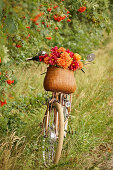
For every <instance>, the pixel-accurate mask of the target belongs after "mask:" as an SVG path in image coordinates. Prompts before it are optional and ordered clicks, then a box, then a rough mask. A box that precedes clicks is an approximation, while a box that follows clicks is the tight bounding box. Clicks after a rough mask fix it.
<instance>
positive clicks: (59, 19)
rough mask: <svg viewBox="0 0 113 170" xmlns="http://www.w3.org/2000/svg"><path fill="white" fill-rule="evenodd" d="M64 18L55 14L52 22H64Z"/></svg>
mask: <svg viewBox="0 0 113 170" xmlns="http://www.w3.org/2000/svg"><path fill="white" fill-rule="evenodd" d="M65 18H66V16H65V15H64V16H63V17H62V16H58V15H57V14H56V15H54V20H55V21H58V22H60V21H62V20H64V19H65Z"/></svg>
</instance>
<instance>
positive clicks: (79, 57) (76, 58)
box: [73, 53, 81, 61]
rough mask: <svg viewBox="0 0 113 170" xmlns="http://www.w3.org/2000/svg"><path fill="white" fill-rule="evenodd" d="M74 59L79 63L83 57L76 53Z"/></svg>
mask: <svg viewBox="0 0 113 170" xmlns="http://www.w3.org/2000/svg"><path fill="white" fill-rule="evenodd" d="M73 59H74V60H77V61H79V60H81V56H80V55H79V54H78V53H75V54H74V56H73Z"/></svg>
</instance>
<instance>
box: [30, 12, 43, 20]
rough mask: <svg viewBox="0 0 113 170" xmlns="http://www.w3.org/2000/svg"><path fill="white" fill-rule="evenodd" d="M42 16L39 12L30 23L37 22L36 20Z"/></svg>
mask: <svg viewBox="0 0 113 170" xmlns="http://www.w3.org/2000/svg"><path fill="white" fill-rule="evenodd" d="M43 14H44V13H42V12H40V13H39V14H38V15H36V16H35V17H34V18H33V19H32V21H33V22H36V21H37V20H38V18H39V17H41V16H42V15H43Z"/></svg>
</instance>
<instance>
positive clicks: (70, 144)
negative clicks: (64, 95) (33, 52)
mask: <svg viewBox="0 0 113 170" xmlns="http://www.w3.org/2000/svg"><path fill="white" fill-rule="evenodd" d="M94 53H95V54H96V59H95V64H91V65H87V66H86V67H85V68H84V70H85V74H84V73H82V72H81V71H77V73H76V74H75V78H76V84H77V90H76V92H75V93H74V94H73V102H72V112H71V116H70V119H69V127H68V130H69V131H70V134H67V138H66V140H65V141H64V147H63V151H62V156H61V160H60V162H59V164H58V165H56V166H51V167H49V168H48V169H58V170H60V169H75V170H96V169H99V168H100V169H106V170H107V169H109V168H110V166H112V165H111V164H110V163H109V162H110V161H111V159H112V153H113V150H112V145H113V142H112V137H113V136H112V130H113V126H112V124H113V116H112V114H113V111H112V106H113V105H112V101H113V98H112V94H113V90H112V89H113V77H112V72H113V67H112V63H113V57H112V55H113V40H111V39H110V38H107V39H106V41H105V43H104V44H102V45H101V48H100V49H99V50H98V51H95V52H94ZM12 69H13V70H14V74H15V76H16V77H17V84H16V86H15V87H13V89H11V91H9V93H11V94H12V95H13V96H14V98H13V99H10V100H9V103H8V106H7V107H4V108H3V109H2V110H1V114H0V115H1V122H0V125H1V131H0V132H1V133H0V135H1V137H2V138H3V136H4V139H3V140H2V141H1V145H0V146H1V147H0V167H1V169H3V168H5V169H6V170H9V169H15V170H16V169H23V170H32V169H36V170H38V169H45V167H44V166H43V163H42V160H41V147H42V145H41V140H42V133H41V129H42V127H41V123H40V122H42V118H43V115H44V110H45V108H46V106H45V105H44V103H45V99H44V97H45V92H44V89H43V79H44V76H45V75H40V73H43V72H45V70H46V67H45V66H44V65H41V66H38V65H37V64H36V63H33V62H32V63H28V64H25V63H23V65H21V66H15V65H13V66H12ZM13 130H15V131H16V133H17V134H15V133H14V135H13V138H14V136H16V137H18V140H19V141H21V140H20V139H23V138H24V139H25V140H24V142H23V141H22V142H20V143H21V144H20V148H17V147H16V145H17V143H18V140H17V141H16V143H15V142H11V140H10V138H11V136H12V131H13ZM7 131H8V134H6V132H7ZM13 132H14V131H13ZM11 139H12V138H11ZM15 139H16V138H15ZM12 140H13V139H12ZM9 141H10V142H11V143H12V145H13V147H11V148H7V147H6V145H4V148H3V147H2V146H3V144H4V142H5V143H8V142H9ZM13 141H14V140H13ZM15 147H16V148H17V152H19V156H17V154H15V153H14V150H15ZM21 147H22V148H23V150H22V149H21ZM12 149H13V150H12ZM6 151H8V153H9V155H8V156H7V157H8V158H7V157H6V158H7V160H8V161H7V162H6V159H5V158H4V154H5V153H6ZM2 165H4V167H2ZM9 165H10V166H9Z"/></svg>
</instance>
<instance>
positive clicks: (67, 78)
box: [44, 66, 76, 94]
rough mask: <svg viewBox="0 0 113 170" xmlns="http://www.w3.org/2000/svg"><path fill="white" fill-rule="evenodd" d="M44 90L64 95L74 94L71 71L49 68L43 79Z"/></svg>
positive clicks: (74, 88) (74, 85)
mask: <svg viewBox="0 0 113 170" xmlns="http://www.w3.org/2000/svg"><path fill="white" fill-rule="evenodd" d="M44 89H45V90H46V91H54V92H62V93H66V94H70V93H74V91H75V90H76V82H75V78H74V73H73V71H71V70H68V69H63V68H58V67H55V66H49V67H48V68H47V73H46V76H45V79H44Z"/></svg>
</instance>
